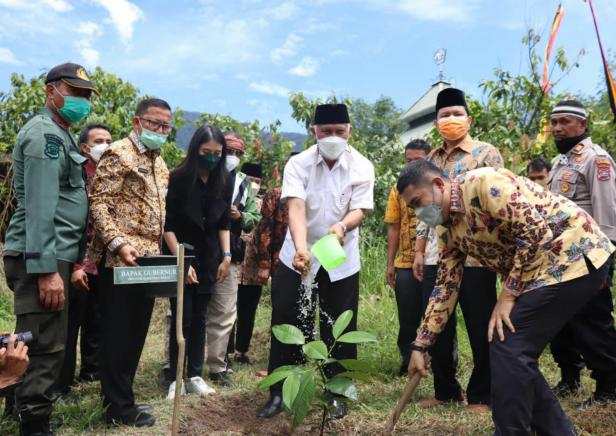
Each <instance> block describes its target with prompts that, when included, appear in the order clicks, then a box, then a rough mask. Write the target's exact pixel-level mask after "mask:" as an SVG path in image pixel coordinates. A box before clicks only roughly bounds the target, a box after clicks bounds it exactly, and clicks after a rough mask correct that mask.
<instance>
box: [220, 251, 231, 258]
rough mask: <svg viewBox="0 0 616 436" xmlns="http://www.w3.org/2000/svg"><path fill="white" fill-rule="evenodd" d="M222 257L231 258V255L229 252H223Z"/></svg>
mask: <svg viewBox="0 0 616 436" xmlns="http://www.w3.org/2000/svg"><path fill="white" fill-rule="evenodd" d="M222 257H233V255H232V254H231V252H230V251H223V252H222Z"/></svg>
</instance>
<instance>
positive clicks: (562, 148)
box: [554, 132, 588, 154]
mask: <svg viewBox="0 0 616 436" xmlns="http://www.w3.org/2000/svg"><path fill="white" fill-rule="evenodd" d="M586 138H588V133H586V132H584V133H582V134H581V135H580V136H576V137H575V138H563V139H554V143H555V144H556V148H558V151H559V152H560V154H567V153H569V150H571V149H572V148H573V147H575V146H576V145H578V144H579V143H580V142H582V141H583V140H584V139H586Z"/></svg>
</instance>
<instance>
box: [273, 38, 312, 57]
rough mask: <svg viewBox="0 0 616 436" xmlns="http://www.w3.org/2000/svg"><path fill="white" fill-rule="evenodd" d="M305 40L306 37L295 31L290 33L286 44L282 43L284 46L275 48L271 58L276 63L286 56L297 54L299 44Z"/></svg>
mask: <svg viewBox="0 0 616 436" xmlns="http://www.w3.org/2000/svg"><path fill="white" fill-rule="evenodd" d="M303 40H304V38H302V37H301V36H299V35H296V34H295V33H289V35H288V36H287V39H286V40H285V42H284V44H282V47H278V48H275V49H273V50H272V51H271V52H270V59H271V60H272V61H273V62H274V63H279V62H281V61H282V60H283V59H284V58H287V57H290V56H293V55H295V54H297V51H298V50H299V46H300V44H301V42H302V41H303Z"/></svg>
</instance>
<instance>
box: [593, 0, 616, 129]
mask: <svg viewBox="0 0 616 436" xmlns="http://www.w3.org/2000/svg"><path fill="white" fill-rule="evenodd" d="M588 5H589V6H590V12H591V13H592V19H593V21H594V23H595V32H596V33H597V41H599V51H601V58H602V59H603V70H604V72H605V82H606V84H607V95H608V98H609V100H610V107H611V108H612V114H614V123H616V86H615V85H614V78H613V77H612V72H611V71H610V64H609V63H608V61H607V58H606V57H605V51H604V50H603V44H602V43H601V37H600V36H599V27H598V26H597V17H596V16H595V8H593V6H592V0H588Z"/></svg>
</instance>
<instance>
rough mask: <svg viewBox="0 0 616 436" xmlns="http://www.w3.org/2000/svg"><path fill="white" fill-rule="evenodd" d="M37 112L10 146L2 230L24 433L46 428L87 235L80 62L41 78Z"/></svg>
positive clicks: (86, 107)
mask: <svg viewBox="0 0 616 436" xmlns="http://www.w3.org/2000/svg"><path fill="white" fill-rule="evenodd" d="M45 84H46V88H45V92H46V101H45V107H44V108H43V109H41V112H40V113H39V114H38V115H36V116H35V117H33V118H32V119H31V120H30V121H29V122H28V123H26V125H25V126H24V127H23V128H22V129H21V131H20V132H19V134H18V136H17V143H16V145H15V148H14V150H13V171H14V175H13V185H14V188H15V195H16V197H17V208H16V209H15V213H14V214H13V216H12V218H11V222H10V224H9V227H8V229H7V232H6V240H5V245H4V252H3V256H4V268H5V273H6V280H7V283H8V285H9V287H10V288H11V290H12V291H13V293H14V306H15V314H16V316H17V325H16V327H15V330H16V331H32V334H33V336H34V340H33V342H32V344H30V346H29V347H30V366H29V368H28V371H27V373H26V375H25V377H24V380H23V383H22V384H21V385H20V386H19V387H18V388H17V389H16V391H15V407H16V409H17V412H18V413H19V419H20V424H21V432H22V434H23V435H32V434H43V435H49V434H52V433H51V431H50V428H49V416H50V414H51V411H52V407H53V400H54V396H53V395H52V388H53V385H54V383H55V381H56V379H57V378H58V375H59V373H60V369H61V366H62V361H63V358H64V344H65V342H66V328H67V314H68V310H67V309H68V304H67V303H68V302H67V301H65V299H66V298H67V297H66V296H67V295H68V294H67V289H68V284H69V279H70V271H71V265H72V264H73V263H75V262H77V261H79V260H80V258H81V257H82V254H83V245H84V244H83V243H84V241H85V229H86V220H87V215H88V199H87V195H86V187H85V186H86V185H85V179H84V170H83V167H82V165H83V163H84V162H85V160H86V159H85V158H84V157H83V156H82V155H81V152H80V150H79V147H78V146H77V144H76V142H75V140H74V138H73V137H72V135H71V133H70V132H69V128H70V126H71V125H73V124H76V123H78V122H80V121H81V120H83V119H84V118H86V117H87V116H88V114H89V112H90V109H91V105H90V98H91V95H92V92H94V93H96V94H98V91H97V90H96V89H95V88H94V86H93V85H92V82H91V81H90V78H89V77H88V74H87V73H86V71H85V69H84V68H83V67H82V66H80V65H77V64H72V63H66V64H62V65H58V66H56V67H54V68H52V69H51V70H50V71H49V73H48V74H47V78H46V79H45Z"/></svg>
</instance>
